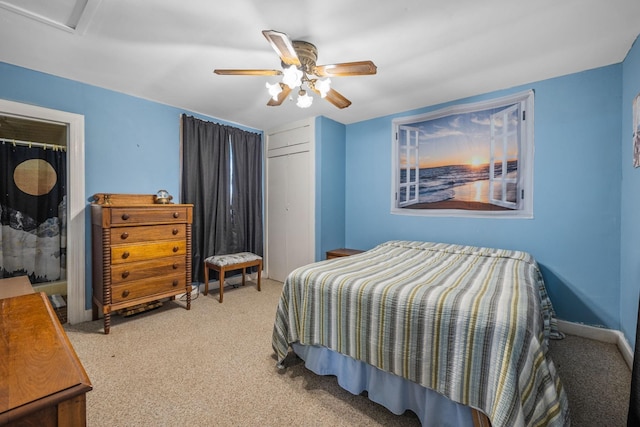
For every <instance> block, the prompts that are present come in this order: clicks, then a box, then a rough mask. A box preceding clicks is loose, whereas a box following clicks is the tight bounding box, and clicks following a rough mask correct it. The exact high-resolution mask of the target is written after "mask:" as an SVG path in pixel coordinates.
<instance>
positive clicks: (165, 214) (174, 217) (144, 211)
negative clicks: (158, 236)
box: [110, 205, 189, 226]
mask: <svg viewBox="0 0 640 427" xmlns="http://www.w3.org/2000/svg"><path fill="white" fill-rule="evenodd" d="M188 210H189V207H187V206H180V205H176V206H158V207H155V206H154V207H145V208H135V207H132V208H128V207H122V208H111V209H110V212H111V218H110V219H111V224H112V225H114V226H121V225H128V224H134V225H135V224H162V223H167V222H169V223H171V222H176V223H185V222H187V220H188Z"/></svg>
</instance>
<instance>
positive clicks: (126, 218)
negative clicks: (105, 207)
mask: <svg viewBox="0 0 640 427" xmlns="http://www.w3.org/2000/svg"><path fill="white" fill-rule="evenodd" d="M122 219H123V220H125V221H126V220H128V219H129V214H126V213H125V214H122Z"/></svg>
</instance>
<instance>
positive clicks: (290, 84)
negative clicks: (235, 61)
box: [213, 30, 377, 108]
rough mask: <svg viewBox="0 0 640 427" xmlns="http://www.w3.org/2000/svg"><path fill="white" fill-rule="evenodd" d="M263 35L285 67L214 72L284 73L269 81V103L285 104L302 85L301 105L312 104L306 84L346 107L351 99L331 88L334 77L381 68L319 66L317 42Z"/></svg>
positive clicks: (271, 33)
mask: <svg viewBox="0 0 640 427" xmlns="http://www.w3.org/2000/svg"><path fill="white" fill-rule="evenodd" d="M262 34H263V35H264V36H265V37H266V39H267V40H268V41H269V43H270V44H271V47H273V49H274V50H275V51H276V53H277V54H278V56H279V57H280V60H281V61H282V70H264V69H263V70H260V69H258V70H251V69H248V70H242V69H216V70H213V72H214V73H216V74H220V75H244V76H283V78H282V82H279V83H276V84H269V83H268V82H267V83H266V86H267V88H268V89H269V94H270V95H271V99H270V100H269V102H268V103H267V105H269V106H277V105H281V104H282V103H283V102H284V100H285V99H287V97H288V96H289V93H290V92H291V91H292V90H293V89H295V88H296V87H299V88H300V89H299V90H298V102H297V105H298V106H299V107H301V108H306V107H309V106H310V105H311V102H312V101H313V98H312V97H310V96H309V95H308V94H307V93H306V90H305V89H303V88H302V86H303V85H306V86H307V88H308V89H310V90H311V91H313V92H315V93H317V94H318V95H320V96H321V97H322V98H325V99H326V100H327V101H329V102H330V103H332V104H333V105H335V106H336V107H338V108H346V107H348V106H349V105H351V101H349V100H348V99H347V98H345V97H344V96H343V95H342V94H340V93H339V92H338V91H336V90H335V89H333V88H331V86H330V84H331V80H330V77H344V76H363V75H370V74H376V70H377V68H376V66H375V64H374V63H373V62H371V61H358V62H343V63H339V64H328V65H316V60H317V59H318V49H317V48H316V47H315V46H314V45H313V44H311V43H309V42H306V41H302V40H291V39H290V38H289V36H288V35H286V34H285V33H281V32H278V31H273V30H264V31H262Z"/></svg>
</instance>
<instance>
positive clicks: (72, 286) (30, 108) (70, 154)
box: [0, 99, 91, 324]
mask: <svg viewBox="0 0 640 427" xmlns="http://www.w3.org/2000/svg"><path fill="white" fill-rule="evenodd" d="M0 114H6V115H10V116H17V117H21V118H24V119H27V120H29V119H33V120H46V121H50V122H58V123H60V124H62V125H66V126H67V169H68V170H67V189H68V190H69V191H68V204H67V319H68V322H69V323H70V324H75V323H81V322H85V321H87V320H91V310H90V309H89V310H87V309H86V308H85V306H86V303H85V302H86V280H85V252H86V251H85V201H84V192H85V187H84V116H83V115H81V114H75V113H69V112H66V111H60V110H54V109H50V108H45V107H39V106H35V105H30V104H23V103H20V102H14V101H8V100H5V99H0Z"/></svg>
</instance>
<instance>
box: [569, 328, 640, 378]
mask: <svg viewBox="0 0 640 427" xmlns="http://www.w3.org/2000/svg"><path fill="white" fill-rule="evenodd" d="M558 329H560V331H561V332H564V333H565V334H569V335H575V336H578V337H582V338H589V339H592V340H595V341H600V342H606V343H609V344H616V346H617V347H618V351H620V354H621V355H622V358H623V359H624V361H625V362H627V366H628V367H629V369H631V368H632V366H633V350H631V346H630V345H629V343H628V342H627V339H626V338H625V337H624V334H623V333H622V332H620V331H616V330H613V329H605V328H596V327H595V326H589V325H583V324H581V323H573V322H567V321H565V320H558Z"/></svg>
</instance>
